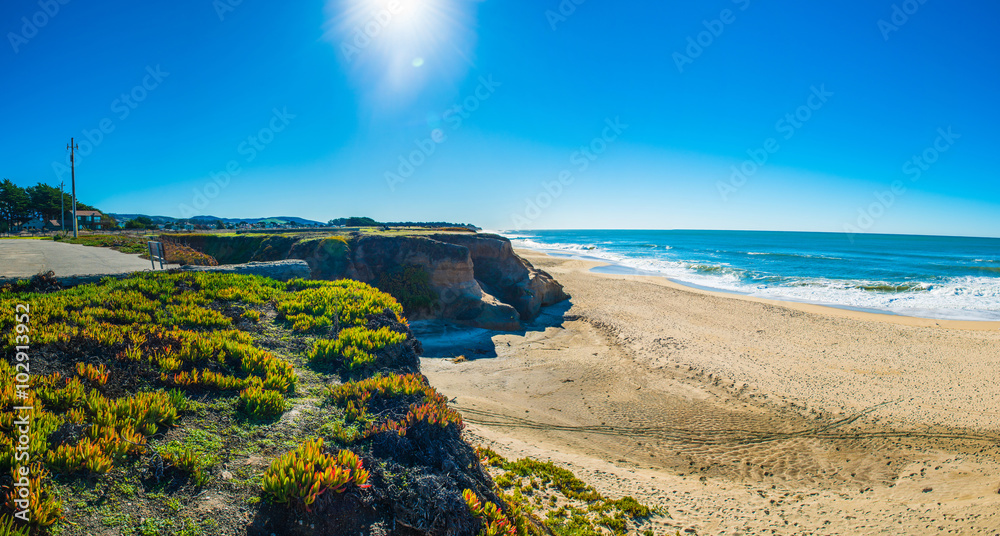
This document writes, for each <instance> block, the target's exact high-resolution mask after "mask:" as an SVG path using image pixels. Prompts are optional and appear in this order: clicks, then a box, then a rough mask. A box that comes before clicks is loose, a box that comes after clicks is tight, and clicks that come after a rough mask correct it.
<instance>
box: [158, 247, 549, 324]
mask: <svg viewBox="0 0 1000 536" xmlns="http://www.w3.org/2000/svg"><path fill="white" fill-rule="evenodd" d="M170 240H173V241H177V242H180V243H184V244H186V245H189V246H191V247H193V248H194V249H197V250H200V251H203V252H205V253H208V254H209V255H212V256H213V257H215V258H216V259H217V260H218V261H219V262H220V263H222V264H230V263H243V262H248V261H258V260H278V259H301V260H304V261H306V263H308V265H309V270H310V275H311V277H312V278H314V279H340V278H345V277H346V278H350V279H356V280H358V281H364V282H365V283H369V284H372V285H375V286H378V285H379V283H380V281H383V280H384V277H385V276H386V275H388V274H392V273H395V272H396V271H397V270H400V269H403V268H407V267H417V268H419V269H421V270H423V271H424V272H426V274H427V277H428V281H427V283H428V284H429V286H430V289H431V290H432V291H433V293H434V294H435V295H436V299H435V303H433V304H431V306H429V307H426V308H421V309H420V310H418V311H413V312H410V313H408V314H410V317H411V318H414V319H428V318H435V319H443V320H452V321H455V322H459V323H462V324H467V325H470V326H476V327H483V328H487V329H498V330H516V329H519V328H520V327H521V322H528V321H531V320H534V319H535V318H536V317H537V316H538V314H539V312H540V310H541V308H542V307H544V306H547V305H552V304H554V303H558V302H560V301H562V300H565V299H567V298H569V296H568V295H567V294H566V293H565V292H564V291H563V288H562V285H560V284H559V283H558V282H556V281H555V280H554V279H553V278H552V276H550V275H549V274H547V273H546V272H544V271H542V270H538V269H536V268H535V267H534V266H532V265H531V263H529V262H528V261H526V260H524V259H522V258H520V257H518V256H517V254H516V253H514V249H513V248H512V247H511V244H510V241H509V240H507V239H506V238H504V237H502V236H497V235H489V234H483V235H480V234H463V233H455V234H450V233H439V234H433V235H425V236H381V235H354V236H351V237H350V238H346V239H345V238H344V237H324V238H304V237H290V236H273V235H177V236H174V237H171V238H170ZM397 298H399V296H397Z"/></svg>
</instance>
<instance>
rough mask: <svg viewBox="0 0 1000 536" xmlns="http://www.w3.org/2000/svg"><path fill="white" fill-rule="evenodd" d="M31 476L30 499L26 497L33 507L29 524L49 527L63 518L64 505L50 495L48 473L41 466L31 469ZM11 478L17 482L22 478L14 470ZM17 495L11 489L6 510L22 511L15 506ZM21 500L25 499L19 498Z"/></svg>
mask: <svg viewBox="0 0 1000 536" xmlns="http://www.w3.org/2000/svg"><path fill="white" fill-rule="evenodd" d="M30 474H31V476H29V477H28V487H27V489H28V497H26V498H27V499H28V501H29V504H30V505H31V521H30V522H29V524H30V525H33V526H36V527H47V526H49V525H51V524H53V523H55V522H56V520H58V519H59V518H61V517H62V503H61V501H57V500H56V499H55V498H54V497H53V496H52V494H50V493H49V490H48V487H47V486H45V484H44V481H45V480H47V479H48V471H46V470H45V469H43V468H42V466H41V465H39V464H35V465H33V466H32V467H31V469H30ZM11 477H12V478H13V479H14V480H15V481H16V480H18V478H20V477H19V475H18V474H17V473H15V472H14V470H12V471H11ZM22 489H23V488H22ZM15 493H16V492H15V491H14V490H13V489H11V491H10V492H9V493H8V494H7V502H6V508H7V510H8V511H15V510H20V508H17V507H16V505H15V504H14V499H15ZM19 498H25V497H20V496H19Z"/></svg>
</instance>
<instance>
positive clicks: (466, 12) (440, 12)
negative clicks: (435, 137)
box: [326, 0, 477, 94]
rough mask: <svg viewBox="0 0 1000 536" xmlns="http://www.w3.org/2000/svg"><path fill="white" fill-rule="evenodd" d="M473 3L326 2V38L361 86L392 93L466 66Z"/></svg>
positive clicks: (426, 0) (450, 0) (423, 0)
mask: <svg viewBox="0 0 1000 536" xmlns="http://www.w3.org/2000/svg"><path fill="white" fill-rule="evenodd" d="M476 3H477V1H476V0H330V1H329V2H328V4H327V14H328V16H329V23H328V25H329V27H328V29H327V33H326V39H327V40H328V41H330V42H331V43H332V44H334V45H335V46H336V48H337V52H338V56H339V57H340V59H341V60H342V61H343V62H344V63H345V64H346V65H347V66H348V70H349V71H350V72H352V73H353V74H354V75H355V76H356V77H358V79H359V80H360V81H362V82H363V83H364V84H365V85H373V86H376V87H377V88H378V89H381V90H382V91H386V92H392V93H396V94H399V93H404V92H408V91H414V90H416V89H419V87H421V86H422V85H423V84H424V83H426V82H428V81H434V80H445V79H448V78H449V75H450V74H452V73H451V71H455V70H456V68H458V69H462V68H463V66H461V65H455V64H456V63H462V62H466V63H467V62H468V57H469V55H468V54H467V49H469V48H470V44H471V43H474V41H475V31H474V29H473V26H474V24H473V19H474V15H473V13H474V7H475V4H476Z"/></svg>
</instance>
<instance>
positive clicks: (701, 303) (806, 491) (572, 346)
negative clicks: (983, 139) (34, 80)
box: [421, 250, 1000, 534]
mask: <svg viewBox="0 0 1000 536" xmlns="http://www.w3.org/2000/svg"><path fill="white" fill-rule="evenodd" d="M518 254H519V255H522V256H523V257H525V258H526V259H528V260H529V261H531V262H532V263H533V264H534V265H535V266H536V267H538V268H540V269H542V270H545V271H547V272H549V273H550V274H552V275H553V277H555V279H556V280H558V281H559V282H561V283H562V284H563V285H565V287H566V291H567V292H568V293H569V294H570V295H571V296H572V298H571V300H570V303H569V304H566V305H564V306H563V309H561V310H559V311H558V313H563V314H561V315H559V314H557V315H554V316H556V317H561V320H554V321H552V320H550V321H548V322H538V323H536V324H534V325H531V326H528V327H527V328H526V329H525V330H524V331H522V332H515V333H501V332H485V333H480V332H476V333H478V335H477V334H476V333H473V334H472V336H470V337H465V338H455V339H454V347H453V348H452V351H451V352H450V353H442V352H441V351H440V348H441V345H440V344H427V343H428V342H432V341H431V340H429V339H424V338H423V337H421V338H422V340H424V341H425V345H426V347H427V348H430V349H431V350H430V351H427V352H425V354H426V356H425V357H424V358H423V359H422V365H421V366H422V370H423V372H424V374H425V375H427V376H428V378H430V380H431V382H432V383H433V384H434V385H435V386H436V387H437V388H438V390H439V391H440V392H442V393H443V394H444V395H445V396H447V397H449V398H454V399H455V403H454V406H455V407H456V408H457V409H458V410H459V411H461V412H462V413H463V418H464V419H465V421H466V423H467V425H468V428H467V434H468V436H467V437H469V439H470V440H471V441H473V442H474V443H476V442H478V443H480V444H483V445H487V446H490V447H491V448H494V449H495V450H497V451H498V452H499V453H500V454H502V455H504V456H507V457H521V456H533V457H536V458H539V459H543V460H552V461H555V462H556V463H558V464H560V465H563V466H566V467H569V468H570V469H572V470H573V471H575V472H577V473H578V475H579V476H581V478H584V479H585V480H586V481H588V483H592V484H593V485H594V486H595V487H596V488H597V489H598V491H600V492H602V493H604V494H605V495H608V496H611V497H619V496H622V495H626V494H631V495H633V496H635V497H636V498H638V499H640V500H644V501H647V502H649V503H650V504H656V505H659V506H661V507H663V508H665V509H666V511H667V512H668V513H669V514H670V516H671V518H663V519H661V520H660V523H661V524H662V527H663V531H664V533H668V534H673V533H674V531H675V530H680V531H686V530H688V529H690V530H692V531H694V533H695V534H758V533H763V532H765V531H768V532H769V531H772V530H777V531H778V533H782V534H843V533H856V534H867V533H874V532H891V533H909V534H912V533H926V532H928V531H934V530H936V529H937V528H938V527H943V529H941V530H943V531H945V532H947V531H949V530H950V531H953V532H957V533H959V534H995V533H996V530H997V529H998V528H1000V494H998V489H1000V476H998V475H1000V424H998V423H1000V411H998V410H996V409H995V408H994V407H993V401H994V400H996V399H998V398H1000V386H997V385H995V382H994V381H993V371H995V370H997V369H1000V333H997V331H996V330H995V327H994V326H988V327H984V326H983V325H982V323H979V322H970V323H968V324H965V323H964V322H961V321H951V322H948V321H929V322H928V321H924V322H921V320H920V319H912V318H909V317H896V316H892V315H881V314H872V313H862V312H855V311H848V310H840V309H835V308H829V307H823V306H810V305H808V304H800V303H787V304H786V303H781V302H774V301H771V300H763V299H757V298H750V297H743V296H734V295H732V294H728V293H722V292H712V291H705V290H700V289H691V288H689V287H686V286H683V285H679V284H677V283H673V282H670V281H667V280H665V278H662V277H646V276H622V275H608V274H600V273H594V272H592V271H591V268H592V267H594V266H596V265H600V264H602V263H600V262H595V261H583V260H578V259H566V258H558V257H552V256H547V255H544V254H540V253H538V252H534V251H525V250H518ZM956 322H957V323H956ZM476 337H478V338H479V340H478V342H476V341H474V340H473V339H476ZM456 355H463V356H465V358H466V359H465V360H459V361H460V362H457V363H456V362H453V361H452V360H450V359H444V358H445V357H453V356H456ZM657 533H659V531H657Z"/></svg>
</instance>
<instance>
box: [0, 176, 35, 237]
mask: <svg viewBox="0 0 1000 536" xmlns="http://www.w3.org/2000/svg"><path fill="white" fill-rule="evenodd" d="M31 213H32V210H31V198H29V197H28V192H26V191H25V190H24V188H21V187H20V186H18V185H16V184H14V183H13V182H11V181H10V179H4V180H3V182H2V183H0V219H2V220H3V221H5V222H7V227H8V228H9V229H14V228H16V227H18V226H19V225H22V224H24V223H25V222H26V221H28V220H29V219H31Z"/></svg>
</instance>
